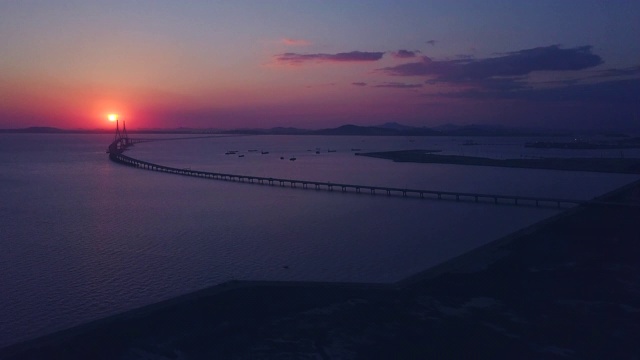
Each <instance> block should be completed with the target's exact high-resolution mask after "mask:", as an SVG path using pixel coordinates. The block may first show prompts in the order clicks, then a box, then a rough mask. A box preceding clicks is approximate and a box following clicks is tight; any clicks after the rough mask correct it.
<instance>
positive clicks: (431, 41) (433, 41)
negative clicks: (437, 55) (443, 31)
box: [426, 40, 438, 46]
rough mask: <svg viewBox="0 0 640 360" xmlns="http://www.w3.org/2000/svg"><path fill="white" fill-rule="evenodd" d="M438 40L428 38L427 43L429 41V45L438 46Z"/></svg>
mask: <svg viewBox="0 0 640 360" xmlns="http://www.w3.org/2000/svg"><path fill="white" fill-rule="evenodd" d="M437 42H438V41H436V40H428V41H426V43H427V44H429V45H431V46H436V43H437Z"/></svg>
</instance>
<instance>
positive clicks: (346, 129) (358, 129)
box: [314, 125, 399, 136]
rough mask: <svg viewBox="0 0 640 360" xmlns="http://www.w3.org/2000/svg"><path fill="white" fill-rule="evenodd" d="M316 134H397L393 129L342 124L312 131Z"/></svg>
mask: <svg viewBox="0 0 640 360" xmlns="http://www.w3.org/2000/svg"><path fill="white" fill-rule="evenodd" d="M314 134H316V135H360V136H363V135H364V136H371V135H374V136H390V135H399V132H398V131H397V130H394V129H385V128H381V127H377V126H358V125H343V126H340V127H337V128H333V129H322V130H316V131H314Z"/></svg>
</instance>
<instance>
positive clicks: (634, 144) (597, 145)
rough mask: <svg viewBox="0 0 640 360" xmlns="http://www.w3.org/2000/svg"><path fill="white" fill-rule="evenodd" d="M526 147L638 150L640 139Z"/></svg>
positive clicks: (536, 144)
mask: <svg viewBox="0 0 640 360" xmlns="http://www.w3.org/2000/svg"><path fill="white" fill-rule="evenodd" d="M524 146H525V147H531V148H541V149H579V150H581V149H638V148H640V138H639V137H634V138H625V139H621V140H618V141H598V142H594V141H584V140H576V141H570V142H555V141H536V142H532V143H526V144H525V145H524Z"/></svg>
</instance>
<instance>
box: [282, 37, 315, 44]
mask: <svg viewBox="0 0 640 360" xmlns="http://www.w3.org/2000/svg"><path fill="white" fill-rule="evenodd" d="M280 42H281V43H282V44H284V45H287V46H307V45H311V42H310V41H307V40H304V39H292V38H284V39H282V40H280Z"/></svg>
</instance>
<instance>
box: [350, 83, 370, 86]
mask: <svg viewBox="0 0 640 360" xmlns="http://www.w3.org/2000/svg"><path fill="white" fill-rule="evenodd" d="M351 85H355V86H367V83H366V82H353V83H351Z"/></svg>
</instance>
